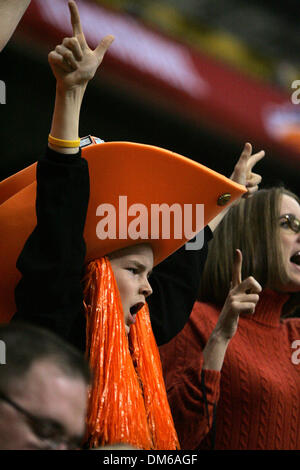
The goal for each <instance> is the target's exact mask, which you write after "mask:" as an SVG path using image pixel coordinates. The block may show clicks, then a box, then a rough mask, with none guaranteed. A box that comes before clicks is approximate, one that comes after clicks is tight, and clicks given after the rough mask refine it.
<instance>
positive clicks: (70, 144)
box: [48, 134, 80, 148]
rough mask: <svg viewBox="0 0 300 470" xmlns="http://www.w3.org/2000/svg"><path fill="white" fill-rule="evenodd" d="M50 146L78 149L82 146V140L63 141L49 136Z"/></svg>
mask: <svg viewBox="0 0 300 470" xmlns="http://www.w3.org/2000/svg"><path fill="white" fill-rule="evenodd" d="M48 142H49V144H52V145H56V147H69V148H76V147H79V146H80V139H77V140H62V139H57V138H56V137H53V136H52V135H50V134H49V136H48Z"/></svg>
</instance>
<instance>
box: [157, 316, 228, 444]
mask: <svg viewBox="0 0 300 470" xmlns="http://www.w3.org/2000/svg"><path fill="white" fill-rule="evenodd" d="M194 330H195V325H193V324H191V322H190V321H189V322H188V323H187V324H186V326H185V328H184V329H183V330H182V332H181V333H180V334H179V335H177V336H176V338H174V339H173V340H172V341H170V342H169V343H168V344H165V345H163V346H161V347H160V348H159V352H160V356H161V361H162V366H163V372H164V378H165V383H166V390H167V395H168V401H169V404H170V408H171V412H172V416H173V420H174V424H175V428H176V431H177V433H178V438H179V442H180V445H181V448H182V449H184V450H185V449H189V450H195V449H197V448H198V447H199V445H200V443H201V441H202V440H203V439H204V438H205V437H206V436H207V435H208V433H209V432H210V431H211V430H212V427H213V425H214V421H215V416H214V414H215V410H216V405H217V402H218V400H219V394H220V372H218V371H215V370H204V369H203V368H202V367H203V355H202V350H203V348H204V345H205V343H206V340H205V339H204V337H203V336H202V337H200V335H199V331H197V334H196V335H194Z"/></svg>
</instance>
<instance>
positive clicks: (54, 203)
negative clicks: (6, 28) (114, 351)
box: [14, 2, 113, 350]
mask: <svg viewBox="0 0 300 470" xmlns="http://www.w3.org/2000/svg"><path fill="white" fill-rule="evenodd" d="M69 8H70V14H71V21H72V25H73V37H72V38H68V39H65V40H64V41H63V44H61V45H60V46H58V47H57V48H56V49H55V50H54V51H52V52H51V53H50V54H49V63H50V65H51V68H52V71H53V73H54V76H55V77H56V98H55V108H54V114H53V120H52V126H51V131H50V135H51V137H50V141H51V143H49V147H48V149H47V152H46V156H45V157H44V158H42V159H41V160H40V161H39V162H38V166H37V198H36V214H37V225H36V227H35V229H34V231H33V232H32V234H31V235H30V236H29V238H28V239H27V241H26V243H25V246H24V248H23V250H22V252H21V254H20V256H19V259H18V261H17V268H18V269H19V271H20V272H21V274H22V279H21V281H20V282H19V284H18V286H17V288H16V291H15V299H16V305H17V312H16V314H15V316H14V320H22V321H26V322H30V323H34V324H37V325H40V326H44V327H45V328H48V329H51V330H52V331H54V332H55V333H57V334H59V335H60V336H62V337H64V338H65V339H67V340H69V341H70V342H72V343H73V344H74V345H75V346H77V347H78V348H80V349H82V350H84V349H85V340H84V331H85V325H84V314H83V311H82V302H83V293H82V284H81V279H82V270H83V265H84V258H85V243H84V240H83V235H82V234H83V229H84V224H85V217H86V212H87V206H88V199H89V173H88V166H87V162H86V161H85V160H84V159H83V158H81V156H80V150H79V139H78V125H79V114H80V107H81V102H82V98H83V95H84V92H85V89H86V86H87V83H88V81H89V80H90V79H91V78H92V77H93V76H94V74H95V72H96V70H97V68H98V66H99V65H100V63H101V61H102V58H103V55H104V53H105V51H106V49H107V48H108V47H109V45H110V43H111V42H112V40H113V38H112V37H111V36H107V37H105V38H104V39H103V40H102V41H101V42H100V44H99V46H98V47H97V48H96V49H95V51H92V50H91V49H90V48H89V47H88V45H87V44H86V42H85V38H84V35H83V33H82V29H81V25H80V19H79V13H78V10H77V7H76V4H75V3H74V2H69ZM54 139H58V140H54ZM68 154H71V155H68Z"/></svg>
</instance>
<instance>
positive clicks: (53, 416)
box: [0, 323, 90, 450]
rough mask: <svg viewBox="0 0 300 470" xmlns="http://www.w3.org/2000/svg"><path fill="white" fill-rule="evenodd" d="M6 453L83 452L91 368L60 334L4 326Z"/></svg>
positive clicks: (0, 428)
mask: <svg viewBox="0 0 300 470" xmlns="http://www.w3.org/2000/svg"><path fill="white" fill-rule="evenodd" d="M0 339H1V341H2V345H3V344H4V345H5V356H6V357H5V361H4V362H5V363H2V364H1V365H0V449H2V450H13V449H15V450H16V449H17V450H34V449H43V450H46V449H49V450H50V449H57V450H64V449H78V448H80V446H81V443H82V441H83V438H84V434H85V417H86V407H87V388H88V384H89V382H90V371H89V367H88V364H87V363H86V361H85V359H84V358H83V357H82V355H81V354H80V353H79V352H77V351H76V350H75V349H74V348H73V347H71V346H69V345H68V344H67V343H65V342H64V341H63V340H61V339H60V338H58V337H57V336H56V335H54V334H52V333H50V332H48V331H46V330H44V329H41V328H37V327H33V326H29V325H24V324H17V323H12V324H9V325H0Z"/></svg>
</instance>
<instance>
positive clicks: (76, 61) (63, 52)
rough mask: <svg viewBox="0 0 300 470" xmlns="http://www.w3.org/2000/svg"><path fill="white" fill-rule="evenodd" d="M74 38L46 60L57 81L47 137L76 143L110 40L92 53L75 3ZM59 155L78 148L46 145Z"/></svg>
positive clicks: (72, 6)
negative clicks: (85, 100) (88, 95)
mask: <svg viewBox="0 0 300 470" xmlns="http://www.w3.org/2000/svg"><path fill="white" fill-rule="evenodd" d="M69 9H70V15H71V23H72V28H73V36H72V37H71V38H65V39H64V40H63V42H62V44H60V45H59V46H56V48H55V50H53V51H51V52H50V53H49V56H48V60H49V64H50V66H51V69H52V71H53V74H54V76H55V78H56V97H55V107H54V113H53V119H52V126H51V131H50V134H51V135H52V136H53V137H55V138H57V139H61V140H71V141H74V140H77V139H78V126H79V114H80V108H81V103H82V99H83V96H84V93H85V90H86V86H87V84H88V82H89V81H90V80H91V79H92V78H93V77H94V75H95V73H96V71H97V69H98V67H99V65H100V64H101V62H102V59H103V57H104V54H105V52H106V51H107V49H108V48H109V46H110V45H111V43H112V42H113V40H114V38H113V36H110V35H108V36H105V37H104V38H103V39H102V40H101V41H100V43H99V45H98V46H97V47H96V49H94V50H92V49H90V48H89V46H88V44H87V42H86V40H85V36H84V33H83V31H82V27H81V22H80V16H79V12H78V8H77V5H76V3H75V2H74V1H70V2H69ZM49 147H50V148H52V149H53V150H56V151H57V152H60V153H76V152H77V151H78V148H67V147H60V146H56V145H54V144H49Z"/></svg>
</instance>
